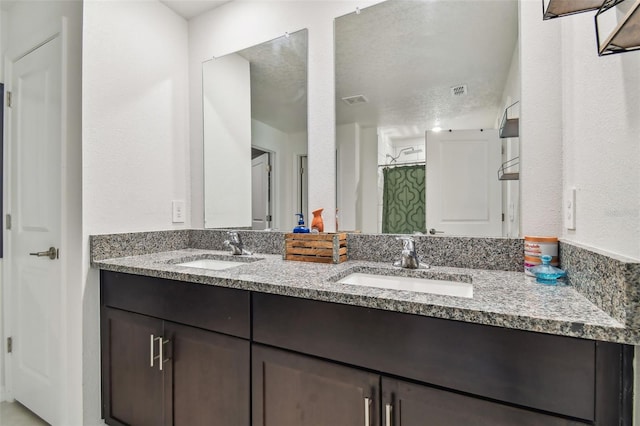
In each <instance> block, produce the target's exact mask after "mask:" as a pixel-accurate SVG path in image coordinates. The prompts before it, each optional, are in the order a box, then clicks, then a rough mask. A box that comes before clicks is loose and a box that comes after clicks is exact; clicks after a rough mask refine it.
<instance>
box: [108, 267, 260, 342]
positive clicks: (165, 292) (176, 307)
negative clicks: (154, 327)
mask: <svg viewBox="0 0 640 426" xmlns="http://www.w3.org/2000/svg"><path fill="white" fill-rule="evenodd" d="M100 283H101V300H102V304H103V305H105V306H110V307H112V308H118V309H123V310H126V311H130V312H136V313H140V314H144V315H149V316H153V317H157V318H162V319H165V320H168V321H173V322H177V323H180V324H186V325H191V326H194V327H199V328H203V329H206V330H211V331H217V332H220V333H226V334H230V335H233V336H238V337H242V338H245V339H248V338H249V337H250V335H251V326H250V324H251V322H250V321H251V315H250V295H249V292H248V291H244V290H236V289H229V288H222V287H215V286H210V285H204V284H194V283H187V282H182V281H173V280H167V279H163V278H154V277H145V276H141V275H131V274H124V273H120V272H110V271H100Z"/></svg>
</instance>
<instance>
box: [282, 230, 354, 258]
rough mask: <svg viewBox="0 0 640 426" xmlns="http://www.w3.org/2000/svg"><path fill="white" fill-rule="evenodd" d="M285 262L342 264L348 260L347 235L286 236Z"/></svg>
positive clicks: (291, 234) (292, 234)
mask: <svg viewBox="0 0 640 426" xmlns="http://www.w3.org/2000/svg"><path fill="white" fill-rule="evenodd" d="M284 258H285V260H298V261H302V262H316V263H342V262H344V261H346V260H347V234H346V233H344V232H343V233H338V234H335V233H322V234H295V233H289V234H285V254H284Z"/></svg>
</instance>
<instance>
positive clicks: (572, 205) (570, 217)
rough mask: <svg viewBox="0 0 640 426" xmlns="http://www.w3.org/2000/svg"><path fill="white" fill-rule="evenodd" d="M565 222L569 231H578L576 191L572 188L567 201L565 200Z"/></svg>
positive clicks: (568, 192)
mask: <svg viewBox="0 0 640 426" xmlns="http://www.w3.org/2000/svg"><path fill="white" fill-rule="evenodd" d="M564 222H565V226H566V228H567V229H570V230H574V229H576V189H575V188H571V189H569V190H568V191H567V199H566V200H565V209H564Z"/></svg>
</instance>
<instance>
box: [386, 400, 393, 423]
mask: <svg viewBox="0 0 640 426" xmlns="http://www.w3.org/2000/svg"><path fill="white" fill-rule="evenodd" d="M392 412H393V406H392V405H391V404H387V405H385V407H384V414H385V426H392V423H391V421H392V420H391V413H392Z"/></svg>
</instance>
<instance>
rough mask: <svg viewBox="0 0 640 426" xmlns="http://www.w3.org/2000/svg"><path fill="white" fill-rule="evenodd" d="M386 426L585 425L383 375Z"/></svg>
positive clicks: (383, 404) (383, 412)
mask: <svg viewBox="0 0 640 426" xmlns="http://www.w3.org/2000/svg"><path fill="white" fill-rule="evenodd" d="M381 388H382V416H383V423H382V424H383V425H384V426H424V425H426V424H428V425H432V426H472V425H473V426H501V425H504V426H507V425H509V426H510V425H513V426H516V425H517V426H579V425H582V426H584V425H585V423H580V422H576V421H572V420H566V419H563V418H560V417H554V416H550V415H547V414H543V413H537V412H533V411H529V410H524V409H521V408H517V407H511V406H508V405H503V404H498V403H495V402H491V401H486V400H483V399H479V398H473V397H469V396H466V395H460V394H457V393H453V392H449V391H446V390H441V389H436V388H432V387H429V386H422V385H417V384H414V383H409V382H405V381H401V380H396V379H390V378H386V377H383V378H382V387H381Z"/></svg>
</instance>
